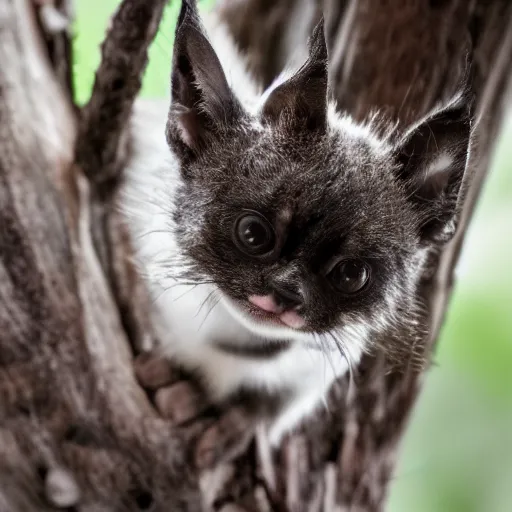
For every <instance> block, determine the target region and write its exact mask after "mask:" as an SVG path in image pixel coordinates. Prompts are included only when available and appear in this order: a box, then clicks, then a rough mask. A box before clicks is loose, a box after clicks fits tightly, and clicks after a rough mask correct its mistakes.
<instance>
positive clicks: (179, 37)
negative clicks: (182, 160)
mask: <svg viewBox="0 0 512 512" xmlns="http://www.w3.org/2000/svg"><path fill="white" fill-rule="evenodd" d="M240 112H241V106H240V104H239V102H238V101H237V99H236V98H235V96H234V94H233V92H232V90H231V88H230V87H229V85H228V82H227V80H226V76H225V75H224V71H223V69H222V65H221V63H220V61H219V59H218V57H217V55H216V53H215V51H214V49H213V48H212V46H211V44H210V42H209V41H208V39H207V37H206V35H205V32H204V29H203V27H202V25H201V22H200V21H199V14H198V11H197V5H196V2H195V1H193V0H182V4H181V11H180V14H179V17H178V23H177V27H176V36H175V41H174V52H173V61H172V76H171V107H170V110H169V117H168V121H167V142H168V144H169V145H170V146H171V148H172V149H173V150H174V151H176V153H177V154H178V155H179V156H180V157H185V156H188V157H194V156H197V155H198V154H199V153H200V151H201V150H202V149H203V148H204V146H205V144H206V143H207V141H208V140H210V139H211V137H213V136H215V135H218V133H219V132H222V129H223V128H224V127H226V126H229V125H230V124H231V123H232V122H233V121H234V120H235V118H236V117H237V116H238V115H239V114H240Z"/></svg>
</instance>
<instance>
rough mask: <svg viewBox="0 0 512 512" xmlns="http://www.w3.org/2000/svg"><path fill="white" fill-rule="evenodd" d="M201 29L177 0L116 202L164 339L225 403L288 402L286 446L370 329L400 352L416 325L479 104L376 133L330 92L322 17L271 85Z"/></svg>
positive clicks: (279, 427)
mask: <svg viewBox="0 0 512 512" xmlns="http://www.w3.org/2000/svg"><path fill="white" fill-rule="evenodd" d="M205 23H207V24H208V30H207V29H205V28H204V26H203V25H202V23H201V22H200V20H199V15H198V12H197V7H196V6H195V3H194V2H191V1H183V3H182V8H181V12H180V16H179V20H178V25H177V29H176V37H175V43H174V55H173V61H172V78H171V82H172V87H171V101H170V108H168V102H167V103H166V104H164V103H162V104H158V103H151V102H146V103H145V102H142V101H141V102H139V103H138V104H137V106H136V108H135V112H134V115H133V121H132V125H133V126H132V143H131V148H132V157H131V163H130V166H129V168H128V170H127V175H126V180H125V181H126V182H125V184H124V192H123V198H122V203H121V206H122V208H123V211H124V212H125V213H126V219H127V223H128V225H129V227H130V230H131V233H132V235H133V241H134V245H135V247H136V252H137V256H138V259H139V260H140V263H141V272H142V273H143V274H144V275H145V276H146V277H147V279H148V282H149V284H150V287H151V290H152V292H153V293H154V296H155V301H154V311H153V314H154V316H155V321H156V322H157V324H158V325H159V327H160V333H161V338H162V347H161V350H162V351H163V353H164V354H165V355H166V356H168V357H169V358H171V359H172V360H174V361H176V362H177V363H178V364H179V365H181V366H182V367H183V368H185V369H187V370H190V371H192V372H194V373H196V374H197V375H199V376H200V379H201V380H202V382H203V383H204V384H205V389H207V390H208V393H209V394H210V397H211V399H212V400H213V401H218V402H220V401H223V400H226V399H227V398H229V397H230V396H232V395H233V394H236V393H238V392H239V391H240V390H244V389H246V390H250V391H256V392H259V391H261V392H262V393H266V394H271V395H275V396H278V397H281V398H282V400H281V402H280V406H279V409H278V411H277V412H276V414H275V417H274V419H273V421H272V423H271V426H270V439H271V441H272V442H273V443H278V442H279V440H280V439H281V438H282V436H283V434H285V433H286V432H287V431H289V430H290V429H292V428H293V427H294V426H296V425H297V424H298V423H299V422H300V421H301V420H302V419H303V418H304V417H306V416H307V415H308V414H310V413H311V412H312V411H313V410H314V409H315V408H317V407H318V406H319V405H321V403H322V400H323V399H324V397H325V395H326V392H327V390H328V389H329V387H330V385H331V384H332V383H333V381H334V380H335V379H336V378H337V377H339V376H341V375H343V374H345V373H346V372H347V371H348V370H349V369H350V368H351V366H353V365H355V364H357V362H358V361H359V359H360V357H361V355H362V353H363V352H364V351H367V350H369V349H371V347H372V346H373V345H375V343H376V340H381V339H382V340H388V343H389V346H386V344H385V342H384V344H383V347H384V348H385V349H389V350H390V351H392V350H395V349H396V347H394V346H393V344H394V343H395V342H394V341H392V340H395V339H397V336H395V334H396V333H397V332H398V333H400V332H402V333H403V332H404V330H408V331H407V332H409V331H410V330H411V329H412V330H414V329H418V330H419V329H420V328H421V325H419V323H418V322H416V314H415V311H416V300H417V299H416V289H417V286H418V281H419V278H420V276H421V273H422V268H423V266H424V264H425V259H426V255H427V252H428V250H429V249H431V248H433V247H437V246H439V245H440V244H442V243H445V242H446V241H447V240H449V239H450V237H451V236H452V235H453V232H454V229H455V220H456V217H457V215H456V214H457V198H458V195H459V189H460V185H461V181H462V177H463V174H464V169H465V163H466V158H467V154H468V142H469V136H470V118H469V113H468V105H467V102H466V101H465V98H464V97H463V96H459V97H457V98H455V99H454V100H453V101H452V102H450V103H449V104H448V105H447V106H444V107H443V108H439V109H437V110H436V111H434V112H432V113H431V114H430V115H428V116H427V117H425V118H424V119H422V120H421V121H420V122H418V123H417V124H416V125H414V126H411V127H408V128H407V129H406V130H403V131H402V132H401V135H400V136H398V135H397V134H396V133H394V135H393V136H389V137H386V138H382V137H379V136H377V135H376V134H374V133H373V131H372V127H371V124H370V125H362V124H358V123H356V122H354V121H353V120H352V119H351V118H350V117H349V116H347V115H343V114H342V113H338V112H337V111H336V109H335V105H334V103H333V102H331V101H329V95H328V77H327V49H326V44H325V39H324V30H323V23H322V22H321V23H320V24H319V25H318V26H317V27H316V29H315V31H314V33H313V35H312V37H311V39H310V42H309V56H308V58H307V60H306V61H305V62H304V63H303V65H302V66H301V67H300V68H299V69H296V70H288V71H285V72H283V74H282V75H281V76H279V77H278V78H277V79H276V81H275V83H273V84H272V85H271V86H270V87H269V88H268V89H267V90H265V91H263V90H261V89H260V87H259V85H258V84H257V82H256V81H255V80H254V79H252V78H251V76H250V75H249V74H248V73H247V71H246V69H245V66H244V61H243V58H242V57H241V56H240V55H239V54H238V51H237V49H236V47H235V46H234V44H233V42H232V41H231V39H230V37H229V35H228V33H227V30H226V29H225V28H224V27H223V26H222V25H221V24H220V23H217V22H216V21H215V20H214V19H213V18H209V19H206V20H205ZM393 333H395V334H393ZM407 339H411V337H410V336H408V337H407Z"/></svg>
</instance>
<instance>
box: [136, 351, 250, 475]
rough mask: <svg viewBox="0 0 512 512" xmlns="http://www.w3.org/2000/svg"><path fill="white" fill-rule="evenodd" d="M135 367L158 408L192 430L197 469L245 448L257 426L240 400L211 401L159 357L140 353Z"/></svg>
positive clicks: (230, 456) (166, 415)
mask: <svg viewBox="0 0 512 512" xmlns="http://www.w3.org/2000/svg"><path fill="white" fill-rule="evenodd" d="M134 367H135V374H136V376H137V378H138V380H139V382H140V384H141V385H142V386H143V387H144V388H145V389H146V390H148V392H149V394H150V395H151V396H152V398H153V403H154V405H155V407H156V409H157V410H158V412H159V413H160V414H161V415H162V416H163V417H164V418H166V419H168V420H170V421H171V422H172V423H173V424H174V425H176V426H177V427H184V428H187V429H191V431H192V432H194V435H193V437H192V439H191V440H190V442H191V456H192V458H193V461H194V463H195V465H196V466H197V468H198V469H211V468H213V467H215V466H216V465H218V464H220V463H225V462H229V461H232V460H233V459H235V458H236V457H237V456H238V455H241V454H242V453H244V452H245V450H246V449H247V447H248V445H249V443H250V441H251V439H252V438H253V435H254V430H255V426H256V421H255V417H254V415H253V414H252V413H251V412H249V410H247V409H246V408H244V407H243V406H242V405H240V404H238V405H231V406H230V404H223V405H222V406H220V405H217V404H211V403H210V402H209V400H208V398H207V395H206V393H205V392H204V391H202V390H201V388H200V386H199V385H198V384H197V383H196V382H194V381H193V380H192V379H184V377H183V375H182V374H180V372H176V371H175V370H173V369H172V366H171V365H170V364H169V361H167V360H165V359H163V358H161V357H158V356H151V355H148V354H143V355H141V356H139V357H138V358H137V359H136V360H135V363H134Z"/></svg>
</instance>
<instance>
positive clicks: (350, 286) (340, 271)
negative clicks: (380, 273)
mask: <svg viewBox="0 0 512 512" xmlns="http://www.w3.org/2000/svg"><path fill="white" fill-rule="evenodd" d="M329 279H330V280H331V282H332V283H333V284H334V286H335V287H336V288H337V289H338V290H339V291H340V292H343V293H348V294H350V293H356V292H358V291H360V290H362V289H363V288H364V286H365V285H366V283H368V280H369V279H370V266H369V265H368V264H367V263H365V262H364V261H361V260H344V261H341V262H340V263H338V264H337V265H336V266H335V267H334V268H333V269H332V270H331V272H330V273H329Z"/></svg>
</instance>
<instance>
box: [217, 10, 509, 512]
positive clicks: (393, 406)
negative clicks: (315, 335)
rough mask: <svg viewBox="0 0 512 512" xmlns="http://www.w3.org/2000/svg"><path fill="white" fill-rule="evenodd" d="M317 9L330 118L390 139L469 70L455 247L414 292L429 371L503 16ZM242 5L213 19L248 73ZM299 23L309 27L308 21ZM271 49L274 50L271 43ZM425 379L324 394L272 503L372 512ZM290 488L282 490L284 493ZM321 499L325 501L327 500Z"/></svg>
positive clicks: (282, 461)
mask: <svg viewBox="0 0 512 512" xmlns="http://www.w3.org/2000/svg"><path fill="white" fill-rule="evenodd" d="M296 3H299V1H297V2H296ZM323 3H324V5H323V7H324V12H325V15H326V17H327V19H326V27H327V29H326V30H327V36H328V46H329V55H330V85H331V90H332V92H333V95H334V97H335V98H336V100H337V102H338V105H339V108H340V109H342V110H345V111H347V112H348V113H350V114H351V115H352V116H354V117H355V118H356V119H359V120H365V119H366V118H367V117H368V116H370V115H371V114H372V112H373V111H374V110H378V111H379V112H380V113H381V115H382V114H385V115H386V117H387V119H388V121H389V122H390V123H396V124H397V129H399V128H400V126H404V125H407V124H408V123H410V122H413V121H414V120H416V119H418V118H419V117H420V116H422V115H424V114H425V113H426V112H427V111H428V110H429V109H431V108H433V107H435V106H436V104H437V103H439V102H442V101H446V100H447V99H449V98H450V97H451V96H452V95H453V94H454V93H455V92H456V91H457V89H458V88H460V87H461V85H462V84H463V79H464V77H465V76H466V75H467V74H468V68H470V73H469V76H470V79H469V82H470V85H471V88H472V90H473V91H474V93H475V95H476V101H477V122H476V124H475V126H474V130H473V143H472V147H471V156H470V159H469V161H468V168H467V173H466V177H465V185H464V188H465V194H464V196H463V197H461V202H462V205H461V206H462V214H461V218H460V222H459V227H458V231H457V235H456V237H455V239H454V240H453V241H452V242H451V243H450V244H449V245H448V246H447V247H446V248H445V250H444V251H443V252H442V253H441V254H438V255H433V257H432V261H431V265H430V266H429V268H428V269H427V271H426V274H425V276H424V280H423V284H422V290H421V299H422V301H423V303H424V304H425V306H426V309H425V313H426V316H425V324H426V326H428V334H427V336H426V337H425V339H424V340H423V345H424V346H423V347H422V350H423V351H424V354H425V356H426V358H427V359H430V354H431V353H432V350H433V346H434V344H435V342H436V340H437V338H438V334H439V330H440V327H441V325H442V321H443V318H444V314H445V312H446V309H447V307H448V301H449V297H450V294H451V291H452V287H453V281H454V275H453V271H454V267H455V264H456V262H457V258H458V255H459V252H460V248H461V246H462V243H463V240H464V234H465V231H466V228H467V225H468V222H469V220H470V218H471V214H472V212H473V210H474V206H475V202H476V199H477V198H478V195H479V192H480V189H481V185H482V183H483V181H484V180H485V176H486V174H487V172H488V168H489V160H490V157H491V155H492V151H493V147H494V141H495V140H496V136H497V134H498V132H499V129H500V126H501V122H502V113H503V111H504V107H505V102H506V101H507V100H508V99H509V98H508V90H509V87H510V76H511V70H512V5H511V4H510V3H509V2H507V1H499V0H497V1H494V2H484V1H478V0H476V1H473V2H461V1H457V0H451V1H450V0H447V1H442V2H427V1H426V0H417V1H412V2H411V1H394V2H378V1H376V0H363V1H355V0H352V1H347V2H337V1H336V0H325V1H324V2H323ZM243 4H244V5H243V7H241V6H238V5H232V6H231V8H230V9H227V10H226V11H225V12H224V14H225V19H226V20H227V21H228V23H230V24H231V26H232V33H233V34H234V36H235V38H236V39H239V40H240V41H241V45H242V46H244V47H248V50H249V51H250V52H252V53H251V55H253V54H255V55H256V56H253V57H252V58H253V60H254V61H255V62H258V58H257V55H258V53H259V52H265V51H266V49H265V47H264V45H263V43H262V42H261V41H260V40H259V39H258V37H257V36H256V34H257V33H258V32H260V31H261V30H262V28H261V27H262V26H263V27H265V23H266V18H265V12H259V18H258V20H259V22H260V24H261V25H259V26H258V29H255V28H254V26H253V25H252V24H251V22H250V20H249V19H244V18H241V17H240V15H239V13H240V12H241V11H242V9H245V10H250V9H251V6H248V5H247V4H256V5H257V6H259V7H260V8H261V5H262V3H261V2H258V1H257V0H254V1H251V0H249V1H248V2H243ZM276 4H283V5H284V4H286V5H287V8H292V7H291V6H289V5H288V3H287V2H285V1H283V2H275V3H274V4H273V6H272V8H269V7H267V8H266V12H267V15H268V19H269V22H268V23H269V26H270V27H276V26H281V27H282V26H284V25H286V22H287V20H286V18H283V19H276V18H275V14H274V13H275V12H276V10H278V8H279V7H278V5H276ZM221 12H222V11H221ZM310 16H311V18H310V21H309V26H310V27H311V26H313V25H314V23H315V22H316V20H317V19H318V16H319V13H318V12H317V13H313V14H311V13H310ZM277 32H278V34H277V35H276V37H277V38H279V34H281V37H285V36H283V35H282V34H284V33H285V31H284V30H282V29H281V30H279V31H277ZM242 34H244V36H242ZM247 38H249V39H247ZM274 44H275V45H276V46H279V45H280V44H281V45H282V44H283V43H282V42H281V41H280V40H279V39H278V40H277V41H274ZM261 60H263V59H261ZM277 71H279V70H277ZM275 72H276V69H275V63H273V62H271V63H270V64H269V67H268V68H264V69H263V70H262V71H261V76H262V79H263V80H264V81H265V82H269V81H271V80H272V78H273V74H274V73H275ZM404 341H406V342H407V340H404ZM425 371H427V370H423V371H418V368H416V367H415V366H414V365H412V364H411V365H410V366H409V367H406V368H399V369H393V370H392V371H389V365H388V363H387V362H386V361H385V360H383V358H382V356H378V355H377V356H373V357H368V358H366V359H365V360H364V361H363V362H362V364H361V366H360V368H359V375H360V378H359V380H358V384H357V388H356V393H355V395H354V397H353V399H352V401H351V402H350V403H346V400H345V399H344V397H345V396H346V393H344V392H343V390H342V388H340V389H338V390H334V395H333V398H332V401H331V411H333V413H332V414H331V415H329V416H328V417H327V416H326V417H324V418H322V419H319V420H315V421H313V422H311V424H310V425H309V426H307V427H306V429H305V431H304V434H302V435H298V436H296V439H295V440H294V442H292V443H290V444H289V445H288V446H285V447H284V448H283V451H282V453H281V455H280V458H279V459H278V460H277V462H276V464H275V467H274V468H273V473H275V474H277V475H278V480H280V481H281V487H280V490H279V493H278V495H279V501H280V502H281V503H282V504H284V503H285V501H286V500H285V498H284V497H285V496H286V495H289V494H290V493H292V492H293V494H295V495H296V494H297V493H299V494H300V495H301V497H302V499H301V503H302V505H301V506H298V507H296V508H292V509H293V510H303V509H304V507H306V509H307V507H310V510H333V509H334V508H330V505H332V507H334V505H336V506H338V507H340V508H339V510H364V511H374V510H375V511H377V510H382V508H383V506H384V504H385V498H386V494H387V487H388V483H389V481H390V479H391V477H392V474H393V470H394V466H395V462H396V457H397V451H398V448H399V441H400V438H401V436H402V433H403V430H404V428H405V427H406V424H407V420H408V417H409V415H410V412H411V410H412V408H413V406H414V403H415V400H416V397H417V394H418V392H419V391H420V389H421V383H422V381H423V377H424V374H425ZM340 386H342V384H340ZM336 396H337V398H335V397H336ZM304 445H307V446H308V447H309V449H308V450H307V452H308V458H309V461H310V463H309V471H307V472H304V471H302V472H299V471H298V469H297V466H296V465H287V464H286V461H287V460H290V459H292V460H296V459H297V457H298V452H297V450H298V448H297V446H300V447H301V448H300V450H301V451H303V450H304V448H303V446H304ZM327 460H330V461H332V462H331V464H330V465H326V461H327ZM290 482H294V484H293V488H292V486H291V484H290ZM319 486H320V488H322V489H323V490H322V494H323V496H324V503H323V505H322V506H323V508H322V507H317V506H316V505H315V500H317V498H316V496H315V492H316V489H318V488H319ZM297 489H298V490H297ZM329 489H330V490H331V491H332V494H331V497H329V498H328V495H329ZM327 501H329V502H330V505H329V506H328V505H327ZM306 503H309V505H307V506H306ZM315 507H316V508H315Z"/></svg>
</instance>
